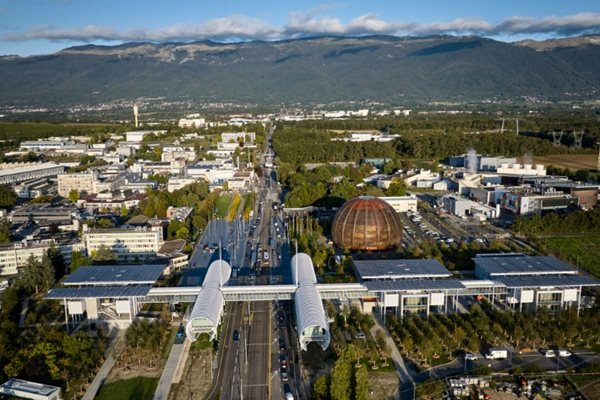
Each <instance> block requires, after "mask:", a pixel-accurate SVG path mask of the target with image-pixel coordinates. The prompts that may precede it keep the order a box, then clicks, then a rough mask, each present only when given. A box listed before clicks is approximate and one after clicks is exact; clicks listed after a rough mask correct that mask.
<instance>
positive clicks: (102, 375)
mask: <svg viewBox="0 0 600 400" xmlns="http://www.w3.org/2000/svg"><path fill="white" fill-rule="evenodd" d="M115 361H116V360H115V359H114V357H113V356H112V354H110V353H109V354H108V357H106V359H105V360H104V363H103V364H102V367H100V370H99V371H98V373H97V374H96V377H95V378H94V380H93V381H92V383H91V385H90V387H88V389H87V390H86V392H85V395H84V396H83V399H82V400H94V397H96V394H98V391H99V390H100V387H101V386H102V384H103V383H104V381H105V380H106V377H107V376H108V374H109V372H110V370H111V369H112V367H113V365H115Z"/></svg>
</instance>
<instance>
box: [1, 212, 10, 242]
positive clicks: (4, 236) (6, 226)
mask: <svg viewBox="0 0 600 400" xmlns="http://www.w3.org/2000/svg"><path fill="white" fill-rule="evenodd" d="M10 242H11V240H10V222H9V221H8V220H7V219H6V218H2V219H0V243H10Z"/></svg>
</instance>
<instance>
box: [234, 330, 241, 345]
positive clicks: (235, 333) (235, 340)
mask: <svg viewBox="0 0 600 400" xmlns="http://www.w3.org/2000/svg"><path fill="white" fill-rule="evenodd" d="M239 341H240V333H239V332H238V331H237V329H236V330H234V331H233V343H237V342H239Z"/></svg>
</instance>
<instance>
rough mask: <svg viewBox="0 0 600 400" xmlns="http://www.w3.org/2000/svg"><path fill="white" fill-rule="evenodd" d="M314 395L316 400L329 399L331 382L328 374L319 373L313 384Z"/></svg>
mask: <svg viewBox="0 0 600 400" xmlns="http://www.w3.org/2000/svg"><path fill="white" fill-rule="evenodd" d="M312 395H313V397H314V398H315V400H327V399H329V382H328V379H327V376H326V375H319V376H318V377H317V379H315V383H314V384H313V391H312Z"/></svg>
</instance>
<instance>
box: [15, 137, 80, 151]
mask: <svg viewBox="0 0 600 400" xmlns="http://www.w3.org/2000/svg"><path fill="white" fill-rule="evenodd" d="M74 144H75V142H73V141H71V140H68V139H66V138H55V139H54V140H51V139H39V140H25V141H23V142H21V144H20V145H19V149H21V150H27V151H48V150H60V149H63V148H64V147H67V146H73V145H74Z"/></svg>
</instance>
